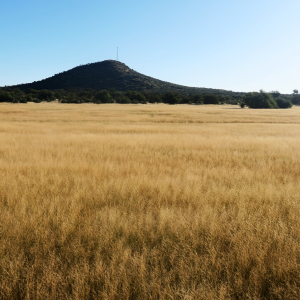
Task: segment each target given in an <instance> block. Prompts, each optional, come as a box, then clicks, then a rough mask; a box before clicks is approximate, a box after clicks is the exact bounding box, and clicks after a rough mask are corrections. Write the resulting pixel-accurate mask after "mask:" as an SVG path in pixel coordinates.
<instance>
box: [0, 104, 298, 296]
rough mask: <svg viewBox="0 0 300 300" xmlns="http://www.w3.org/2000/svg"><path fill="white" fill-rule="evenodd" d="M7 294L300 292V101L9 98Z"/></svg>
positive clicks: (1, 260)
mask: <svg viewBox="0 0 300 300" xmlns="http://www.w3.org/2000/svg"><path fill="white" fill-rule="evenodd" d="M0 174H1V177H0V220H1V221H0V298H1V299H299V298H300V275H299V274H300V226H299V223H300V180H299V178H300V108H299V107H293V108H292V109H288V110H250V109H239V108H238V107H235V106H228V105H224V106H185V105H180V106H168V105H115V104H111V105H93V104H81V105H71V104H67V105H63V104H58V103H45V104H44V103H41V104H34V103H29V104H14V105H12V104H1V105H0Z"/></svg>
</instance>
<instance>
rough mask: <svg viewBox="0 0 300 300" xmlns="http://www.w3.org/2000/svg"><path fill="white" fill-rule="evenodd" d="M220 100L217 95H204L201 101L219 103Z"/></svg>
mask: <svg viewBox="0 0 300 300" xmlns="http://www.w3.org/2000/svg"><path fill="white" fill-rule="evenodd" d="M219 102H220V100H219V97H218V96H217V95H204V97H203V103H204V104H219Z"/></svg>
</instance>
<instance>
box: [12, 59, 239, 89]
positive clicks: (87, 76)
mask: <svg viewBox="0 0 300 300" xmlns="http://www.w3.org/2000/svg"><path fill="white" fill-rule="evenodd" d="M13 87H19V88H20V89H22V90H25V89H28V88H32V89H36V90H43V89H46V90H58V89H87V88H91V89H94V90H109V89H112V88H114V89H116V90H118V91H123V92H125V91H129V90H132V91H149V92H157V93H165V92H169V91H174V92H179V93H181V94H207V93H213V94H223V95H224V94H240V93H234V92H232V91H226V90H218V89H208V88H195V87H187V86H183V85H178V84H173V83H169V82H165V81H162V80H158V79H155V78H152V77H149V76H146V75H143V74H140V73H138V72H136V71H134V70H132V69H130V68H129V67H128V66H126V65H125V64H124V63H121V62H119V61H115V60H105V61H102V62H96V63H91V64H86V65H81V66H78V67H75V68H73V69H71V70H68V71H65V72H62V73H59V74H55V75H54V76H52V77H49V78H47V79H43V80H40V81H35V82H32V83H27V84H20V85H15V86H13Z"/></svg>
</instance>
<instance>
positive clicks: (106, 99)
mask: <svg viewBox="0 0 300 300" xmlns="http://www.w3.org/2000/svg"><path fill="white" fill-rule="evenodd" d="M94 101H95V102H96V103H113V102H114V100H113V98H112V96H111V95H110V93H109V91H107V90H102V91H100V92H97V93H96V94H95V96H94Z"/></svg>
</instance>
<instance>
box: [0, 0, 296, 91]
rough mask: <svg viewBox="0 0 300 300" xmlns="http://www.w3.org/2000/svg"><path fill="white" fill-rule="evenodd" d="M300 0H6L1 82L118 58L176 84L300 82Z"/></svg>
mask: <svg viewBox="0 0 300 300" xmlns="http://www.w3.org/2000/svg"><path fill="white" fill-rule="evenodd" d="M299 14H300V1H299V0H297V1H296V0H286V1H283V0H272V1H271V0H260V1H258V0H239V1H237V0H228V1H221V0H209V1H208V0H206V1H202V0H198V1H196V0H185V1H178V0H172V1H171V0H160V1H157V0H152V1H148V0H144V1H137V0H123V1H121V0H111V1H101V0H97V1H96V0H85V1H83V0H59V1H58V0H52V1H46V0H26V1H24V0H22V1H21V0H10V1H4V0H2V1H1V2H0V38H1V44H0V45H1V48H0V49H1V50H0V54H1V55H0V86H4V85H13V84H19V83H27V82H32V81H37V80H41V79H44V78H47V77H49V76H52V75H54V74H56V73H59V72H61V71H65V70H68V69H71V68H73V67H75V66H78V65H80V64H86V63H91V62H97V61H103V60H106V59H116V52H117V47H118V48H119V60H120V61H121V62H124V63H125V64H126V65H128V66H129V67H130V68H132V69H134V70H136V71H138V72H140V73H143V74H146V75H149V76H152V77H155V78H158V79H161V80H165V81H169V82H173V83H178V84H182V85H187V86H195V87H207V88H221V89H226V90H233V91H243V92H248V91H258V90H259V89H264V90H266V91H271V90H278V91H280V92H281V93H292V91H293V89H300V42H299V29H300V22H299Z"/></svg>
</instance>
